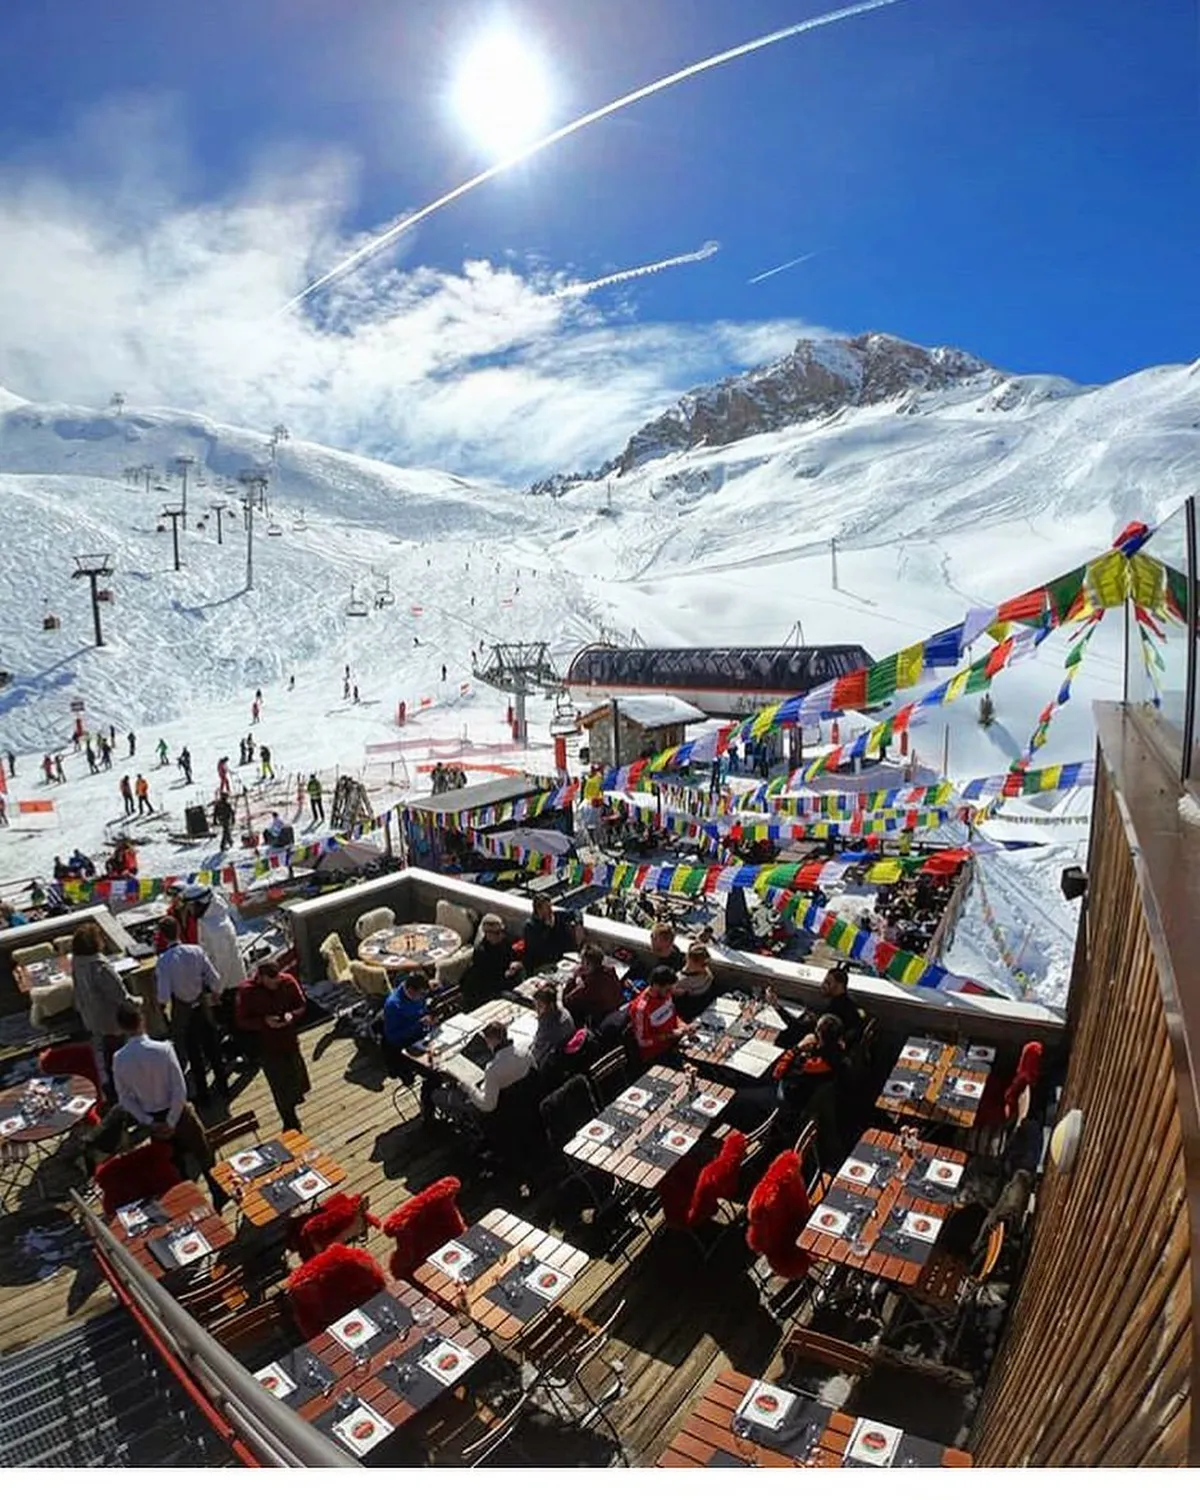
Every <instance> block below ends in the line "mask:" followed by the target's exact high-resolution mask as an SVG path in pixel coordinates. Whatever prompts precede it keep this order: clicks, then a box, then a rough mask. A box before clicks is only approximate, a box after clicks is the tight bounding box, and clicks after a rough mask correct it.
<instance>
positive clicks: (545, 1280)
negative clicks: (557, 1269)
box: [538, 1271, 558, 1287]
mask: <svg viewBox="0 0 1200 1500" xmlns="http://www.w3.org/2000/svg"><path fill="white" fill-rule="evenodd" d="M557 1281H558V1277H557V1276H556V1275H555V1274H554V1272H553V1271H547V1272H546V1273H545V1275H543V1276H539V1277H538V1286H544V1287H552V1286H554V1285H555V1283H556V1282H557Z"/></svg>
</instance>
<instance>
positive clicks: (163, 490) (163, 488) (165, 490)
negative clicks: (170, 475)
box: [154, 484, 170, 495]
mask: <svg viewBox="0 0 1200 1500" xmlns="http://www.w3.org/2000/svg"><path fill="white" fill-rule="evenodd" d="M154 488H155V489H156V490H158V491H159V492H160V493H162V494H164V495H167V494H170V489H169V487H168V486H167V485H165V484H156V485H155V486H154Z"/></svg>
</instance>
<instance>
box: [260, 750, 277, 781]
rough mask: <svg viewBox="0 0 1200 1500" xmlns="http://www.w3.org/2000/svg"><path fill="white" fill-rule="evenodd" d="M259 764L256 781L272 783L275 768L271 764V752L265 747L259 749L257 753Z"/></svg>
mask: <svg viewBox="0 0 1200 1500" xmlns="http://www.w3.org/2000/svg"><path fill="white" fill-rule="evenodd" d="M258 758H259V762H260V766H259V773H258V779H259V780H260V781H274V780H275V767H274V766H273V765H272V764H271V752H270V750H268V749H267V747H266V745H263V746H261V747H260V749H259V752H258Z"/></svg>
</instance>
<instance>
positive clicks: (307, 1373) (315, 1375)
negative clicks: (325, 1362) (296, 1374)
mask: <svg viewBox="0 0 1200 1500" xmlns="http://www.w3.org/2000/svg"><path fill="white" fill-rule="evenodd" d="M300 1377H301V1379H302V1380H303V1381H304V1384H305V1385H311V1386H318V1385H320V1384H321V1366H320V1364H319V1363H318V1362H317V1359H316V1356H315V1355H312V1354H306V1355H305V1356H304V1362H303V1364H302V1365H301V1367H300Z"/></svg>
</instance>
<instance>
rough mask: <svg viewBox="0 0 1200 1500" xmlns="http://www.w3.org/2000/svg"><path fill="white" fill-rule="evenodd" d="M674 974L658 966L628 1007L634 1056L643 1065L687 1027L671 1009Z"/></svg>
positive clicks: (672, 1042)
mask: <svg viewBox="0 0 1200 1500" xmlns="http://www.w3.org/2000/svg"><path fill="white" fill-rule="evenodd" d="M674 986H675V971H674V970H673V969H669V968H668V967H667V966H666V964H660V965H659V967H658V968H657V969H655V970H654V972H653V973H652V974H651V975H650V983H649V984H648V985H647V986H646V988H645V989H644V990H640V991H639V992H638V993H637V994H636V995H635V996H634V997H633V1000H632V1001H631V1003H630V1006H629V1025H630V1029H631V1030H632V1033H633V1041H634V1044H635V1046H636V1047H637V1051H638V1057H639V1058H640V1059H641V1061H642V1062H644V1063H651V1062H654V1060H655V1059H656V1058H659V1057H661V1056H662V1055H663V1053H664V1052H669V1051H670V1050H671V1048H672V1047H673V1046H674V1045H675V1043H676V1042H677V1041H678V1040H679V1037H680V1035H681V1033H682V1032H683V1031H685V1030H686V1029H687V1028H686V1027H685V1026H684V1024H683V1022H682V1021H681V1020H680V1019H679V1014H678V1012H677V1011H676V1009H675V996H674V994H673V993H672V992H673V990H674Z"/></svg>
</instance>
